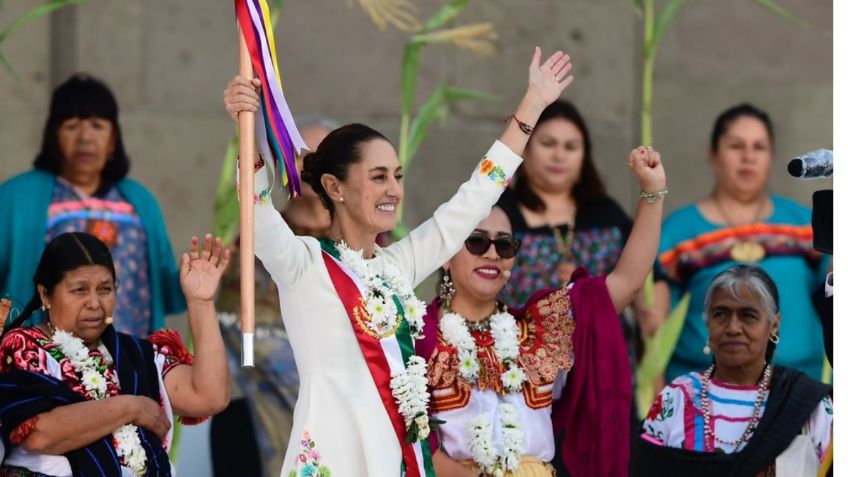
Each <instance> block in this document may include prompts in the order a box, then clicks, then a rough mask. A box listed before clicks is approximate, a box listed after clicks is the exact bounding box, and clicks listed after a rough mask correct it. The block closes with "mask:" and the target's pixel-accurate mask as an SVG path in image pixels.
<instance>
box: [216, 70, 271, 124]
mask: <svg viewBox="0 0 848 477" xmlns="http://www.w3.org/2000/svg"><path fill="white" fill-rule="evenodd" d="M261 85H262V83H261V82H260V81H259V80H258V79H255V78H254V79H252V80H250V79H248V78H245V77H244V76H236V77H235V78H233V79H231V80H230V82H229V83H227V89H225V90H224V107H225V108H227V112H228V113H230V117H231V118H233V121H238V113H240V112H242V111H251V112H256V111H258V110H259V88H260V87H261Z"/></svg>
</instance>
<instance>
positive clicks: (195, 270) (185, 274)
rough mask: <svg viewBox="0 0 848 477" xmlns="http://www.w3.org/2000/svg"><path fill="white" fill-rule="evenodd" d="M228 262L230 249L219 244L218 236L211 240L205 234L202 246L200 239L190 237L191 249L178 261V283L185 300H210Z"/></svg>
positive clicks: (209, 236) (210, 237)
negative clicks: (201, 245)
mask: <svg viewBox="0 0 848 477" xmlns="http://www.w3.org/2000/svg"><path fill="white" fill-rule="evenodd" d="M228 263H230V251H229V250H228V249H225V248H224V247H222V246H221V239H220V237H217V238H215V240H214V241H213V240H212V235H210V234H206V237H205V240H204V244H203V248H202V249H201V247H200V239H198V238H197V237H192V238H191V250H190V251H189V253H184V254H183V256H182V260H181V262H180V285H181V286H182V289H183V294H184V295H185V298H186V301H192V300H198V301H212V299H213V298H214V297H215V291H216V290H217V289H218V283H220V281H221V275H223V274H224V270H226V268H227V264H228Z"/></svg>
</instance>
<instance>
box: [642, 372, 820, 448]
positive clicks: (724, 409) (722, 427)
mask: <svg viewBox="0 0 848 477" xmlns="http://www.w3.org/2000/svg"><path fill="white" fill-rule="evenodd" d="M701 378H702V375H701V374H700V373H696V372H691V373H688V374H685V375H683V376H680V377H678V378H677V379H675V380H674V381H672V383H671V384H669V385H668V386H666V387H665V388H664V389H663V390H662V392H660V394H659V395H658V396H657V398H656V400H655V401H654V404H653V405H652V406H651V409H650V411H649V412H648V416H647V417H646V418H645V421H644V424H643V431H644V433H643V434H642V438H643V439H645V440H647V441H649V442H652V443H654V444H657V445H663V446H667V447H676V448H679V449H688V450H694V451H699V452H726V453H731V452H738V451H739V450H742V449H744V448H745V445H746V444H747V443H745V442H743V443H741V444H740V445H739V449H736V446H731V445H729V444H728V443H733V442H735V441H737V440H738V439H739V438H740V437H742V434H743V433H744V432H745V429H746V427H747V426H748V423H749V422H750V418H751V417H752V412H753V409H754V403H755V401H756V399H757V392H758V388H757V386H737V385H732V384H726V383H722V382H719V381H716V380H715V378H712V379H711V380H710V386H709V393H708V395H707V397H708V400H709V403H710V407H711V409H710V412H711V413H712V414H711V419H710V427H711V428H712V435H713V436H715V437H714V438H713V439H712V442H705V441H704V413H703V410H702V409H701V399H700V396H701ZM766 406H768V392H766V396H765V401H764V402H763V406H761V408H760V413H759V414H760V415H759V416H758V419H759V418H761V417H762V415H763V413H764V412H765V409H766ZM832 426H833V402H832V400H831V398H830V397H829V396H825V398H824V399H822V401H821V403H819V405H818V407H817V408H816V410H815V411H813V413H812V414H811V415H810V418H809V420H808V421H807V424H806V425H805V429H804V431H805V432H806V433H807V434H809V435H810V439H811V441H812V443H813V447H814V448H815V451H816V454H817V456H818V458H819V462H821V461H822V460H823V459H824V457H825V453H826V452H827V448H828V446H829V445H830V439H831V429H832Z"/></svg>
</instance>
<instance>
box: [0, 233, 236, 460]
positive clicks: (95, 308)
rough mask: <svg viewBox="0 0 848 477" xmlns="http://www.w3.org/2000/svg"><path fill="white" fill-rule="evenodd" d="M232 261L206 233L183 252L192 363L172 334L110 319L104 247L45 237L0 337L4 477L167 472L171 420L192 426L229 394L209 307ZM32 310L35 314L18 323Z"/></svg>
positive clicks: (69, 237)
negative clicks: (25, 299)
mask: <svg viewBox="0 0 848 477" xmlns="http://www.w3.org/2000/svg"><path fill="white" fill-rule="evenodd" d="M228 261H229V252H228V251H226V250H223V248H222V247H221V242H220V240H215V241H214V242H213V241H212V237H211V236H209V235H207V236H206V240H205V243H204V244H203V246H202V247H201V246H200V243H199V240H198V239H197V238H196V237H195V238H194V239H193V240H192V246H191V251H190V253H186V254H183V256H182V262H181V264H180V284H181V286H182V291H183V293H184V294H185V297H186V300H187V302H188V318H189V323H190V325H191V331H192V335H193V336H194V344H195V355H194V358H192V356H191V355H190V354H189V353H188V351H187V350H186V348H185V346H184V345H183V343H182V341H181V340H180V337H179V335H178V334H177V333H175V332H172V331H164V330H163V331H157V332H155V333H153V334H152V335H150V337H149V338H148V339H139V338H135V337H133V336H131V335H128V334H124V333H120V332H117V331H115V329H114V327H113V326H112V325H111V324H109V323H110V321H111V316H112V311H113V309H114V307H115V291H116V285H117V284H116V282H115V265H114V263H113V261H112V256H111V254H110V253H109V249H108V248H107V247H106V245H105V244H103V242H101V241H100V240H98V239H97V238H95V237H94V236H92V235H88V234H85V233H79V232H70V233H65V234H62V235H59V236H57V237H56V238H54V239H53V240H51V241H50V242H49V243H48V244H47V246H46V248H45V249H44V252H43V253H42V255H41V260H40V262H39V264H38V268H37V270H36V272H35V277H34V282H35V294H34V296H33V298H32V300H31V301H30V303H29V304H28V305H27V307H26V308H25V309H24V310H23V311H22V312H21V314H20V316H18V317H16V318H15V319H14V320H12V321H11V322H10V323H9V324H8V326H7V327H6V331H5V332H4V334H3V337H2V341H0V389H2V392H0V423H2V428H0V431H2V436H3V441H4V444H5V445H6V446H7V449H6V455H5V458H4V459H3V462H2V465H0V476H2V477H23V476H27V477H72V476H73V477H82V476H92V475H98V476H105V477H127V476H147V477H151V476H157V477H158V476H162V477H166V476H170V475H171V464H170V462H169V461H168V454H167V452H168V448H169V445H170V441H171V427H172V424H173V417H174V415H175V414H176V415H179V416H182V417H183V418H184V420H183V422H185V423H196V422H199V419H198V418H202V417H203V416H208V415H211V414H214V413H216V412H219V411H220V410H221V409H223V408H224V407H225V406H226V404H227V402H228V399H229V398H228V372H227V363H226V359H225V354H224V344H223V341H222V339H221V334H220V331H219V329H218V323H217V320H216V319H215V307H214V305H213V302H212V299H213V295H214V294H215V290H216V289H217V286H218V282H219V280H220V278H221V274H222V273H223V270H224V269H225V268H226V266H227V262H228ZM39 308H40V309H41V313H39V315H41V316H40V317H41V318H42V320H41V321H40V322H39V323H38V324H36V325H35V326H31V327H22V326H21V324H22V323H23V322H25V321H26V320H27V319H28V318H31V317H32V315H33V313H34V312H36V311H37V310H39ZM36 321H37V320H36ZM186 418H188V421H191V422H186Z"/></svg>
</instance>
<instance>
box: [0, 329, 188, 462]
mask: <svg viewBox="0 0 848 477" xmlns="http://www.w3.org/2000/svg"><path fill="white" fill-rule="evenodd" d="M148 340H149V341H150V342H151V343H152V344H153V350H154V356H155V358H154V359H155V363H156V368H157V370H158V374H159V392H160V398H161V401H160V404H161V406H162V409H163V410H164V411H165V415H166V416H167V417H168V420H169V421H171V423H173V422H174V414H173V411H172V409H171V402H170V400H169V399H168V392H167V389H166V388H165V382H164V377H165V375H166V374H168V372H170V371H171V370H172V369H173V368H175V367H176V366H178V365H181V364H189V365H190V364H191V363H192V357H191V354H190V353H189V352H188V350H187V349H186V347H185V345H184V344H183V342H182V339H181V338H180V335H179V333H177V332H176V331H173V330H161V331H157V332H155V333H153V334H152V335H150V336H149V338H148ZM55 347H56V345H55V344H54V343H53V342H52V340H51V339H50V337H49V336H47V335H46V334H44V332H42V331H41V330H40V329H38V328H17V329H14V330H12V331H10V332H8V333H7V334H6V335H5V336H4V337H3V340H2V342H0V373H2V372H6V371H11V370H14V369H18V370H22V371H30V372H35V373H40V374H43V375H46V376H51V377H54V378H56V379H61V380H62V381H64V382H65V383H67V384H68V386H70V387H71V389H73V390H74V392H76V393H78V394H80V395H81V396H86V397H87V394H86V393H85V390H84V389H83V385H82V383H81V378H82V376H80V375H78V374H77V373H76V371H75V370H74V367H73V365H72V364H71V362H70V360H68V359H67V358H62V359H61V360H60V361H56V359H55V358H54V357H53V356H52V355H51V353H50V351H51V350H52V349H53V348H55ZM98 353H99V351H90V352H89V354H98ZM111 361H112V360H111V358H110V359H108V360H107V362H109V363H110V365H109V367H108V369H107V370H106V373H107V374H108V375H112V374H113V373H114V366H113V365H111ZM118 386H119V385H115V384H114V383H112V382H111V380H109V379H107V398H108V397H112V396H117V395H118V394H119V393H120V388H119V387H118ZM37 420H38V416H36V417H34V418H32V419H30V420H28V421H26V422H24V423H23V424H21V425H20V426H18V428H17V429H15V430H14V431H13V432H12V435H11V440H12V444H13V447H12V448H11V449H6V459H5V460H4V461H3V464H4V465H9V466H14V467H21V468H25V469H29V470H31V471H33V472H39V473H42V474H46V475H50V476H55V477H71V475H72V474H71V466H70V464H69V463H68V459H66V458H65V457H63V456H61V455H46V454H35V453H30V452H28V451H26V450H25V449H24V448H23V447H19V446H18V445H19V444H20V443H21V442H22V441H23V440H24V439H26V438H27V436H28V435H29V434H30V433H31V432H32V430H33V428H34V427H35V425H36V422H37ZM203 420H204V419H185V418H184V419H182V422H183V423H185V424H197V423H199V422H202V421H203ZM172 437H173V427H171V429H170V430H169V431H168V435H167V436H166V437H165V438H163V439H162V444H163V446H164V447H165V450H166V451H167V450H168V449H169V447H170V443H171V439H172Z"/></svg>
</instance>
